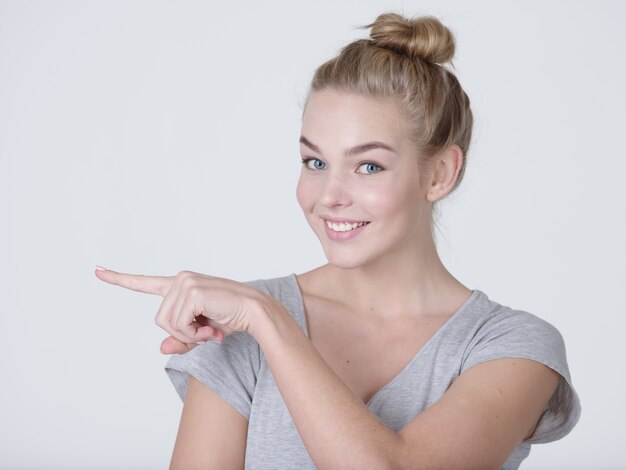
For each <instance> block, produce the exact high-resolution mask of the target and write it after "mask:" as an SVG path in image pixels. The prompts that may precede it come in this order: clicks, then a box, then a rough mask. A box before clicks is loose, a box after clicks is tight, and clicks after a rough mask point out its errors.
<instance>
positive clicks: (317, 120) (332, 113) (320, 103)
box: [302, 90, 406, 146]
mask: <svg viewBox="0 0 626 470" xmlns="http://www.w3.org/2000/svg"><path fill="white" fill-rule="evenodd" d="M405 125H406V122H405V119H404V117H403V114H402V113H401V110H400V107H399V106H398V104H396V103H395V102H394V101H393V100H392V99H390V98H375V97H371V96H365V95H360V94H356V93H348V92H341V91H334V90H322V91H317V92H314V93H312V94H311V96H310V97H309V100H308V103H307V106H306V109H305V111H304V114H303V116H302V133H303V134H304V135H306V136H307V137H309V138H310V139H311V140H312V141H314V142H315V141H316V140H317V141H328V140H333V141H340V142H342V143H344V144H346V145H356V144H359V143H361V142H362V141H365V140H381V141H384V142H386V143H388V144H390V145H392V146H393V145H394V144H395V145H396V146H401V144H402V142H403V141H404V139H406V134H405Z"/></svg>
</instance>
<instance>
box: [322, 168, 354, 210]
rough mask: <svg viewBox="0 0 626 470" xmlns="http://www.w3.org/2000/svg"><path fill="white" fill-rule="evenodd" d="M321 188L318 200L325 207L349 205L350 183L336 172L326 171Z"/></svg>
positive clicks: (350, 199)
mask: <svg viewBox="0 0 626 470" xmlns="http://www.w3.org/2000/svg"><path fill="white" fill-rule="evenodd" d="M326 175H327V176H326V178H325V181H324V185H323V187H322V189H321V193H320V198H319V202H320V204H322V205H324V206H325V207H340V206H349V205H350V204H352V196H351V191H350V183H349V181H348V178H344V177H343V176H342V175H341V174H339V173H338V172H331V171H328V173H327V174H326Z"/></svg>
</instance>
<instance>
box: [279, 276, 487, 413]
mask: <svg viewBox="0 0 626 470" xmlns="http://www.w3.org/2000/svg"><path fill="white" fill-rule="evenodd" d="M289 278H290V280H291V283H292V287H293V290H294V291H295V293H296V297H297V298H298V307H299V310H298V315H299V318H300V319H301V320H302V321H301V326H302V329H303V331H304V334H305V335H306V337H307V338H308V337H309V330H308V326H307V318H306V311H305V308H304V295H303V294H302V290H301V289H300V284H298V279H297V277H296V273H292V274H290V275H289ZM481 294H482V291H480V290H479V289H474V290H472V295H470V296H469V298H468V299H467V300H466V301H465V302H464V303H463V305H461V307H459V309H458V310H457V311H456V312H454V313H453V314H452V316H450V318H448V319H447V320H446V322H445V323H444V324H443V325H441V326H440V327H439V329H438V330H437V331H436V332H435V333H434V334H433V335H432V336H431V337H430V338H429V339H428V341H426V342H425V343H424V344H423V345H422V347H421V348H420V349H419V351H417V353H415V355H414V356H413V357H412V358H411V359H410V360H409V361H408V362H407V363H406V364H405V365H404V367H403V368H402V369H401V370H400V372H398V373H397V374H396V375H394V376H393V378H392V379H391V380H389V382H387V383H386V384H385V385H383V386H382V387H381V388H380V389H379V390H378V391H377V392H376V393H375V394H374V395H373V396H372V397H371V398H370V399H369V401H368V402H367V404H366V406H367V407H368V408H369V407H370V406H371V405H372V403H373V402H374V400H376V398H377V397H378V396H380V395H381V394H382V393H384V391H385V390H386V389H387V388H389V387H390V386H391V385H392V384H393V383H395V382H397V381H398V380H400V378H401V377H402V376H403V375H404V374H405V373H406V371H407V370H408V369H410V368H411V367H412V366H413V364H414V363H415V362H416V361H417V360H418V359H419V357H420V356H421V355H422V354H423V352H424V351H425V350H427V349H428V348H429V347H430V345H431V344H432V343H433V342H434V341H435V339H436V338H438V337H439V336H441V335H442V334H443V333H445V331H446V330H448V329H449V328H450V325H451V324H452V323H454V322H455V321H456V319H457V318H458V317H460V316H461V315H462V313H463V312H464V311H465V310H467V309H468V308H469V306H470V305H472V304H473V303H474V302H475V300H476V299H477V298H478V297H479V296H480V295H481Z"/></svg>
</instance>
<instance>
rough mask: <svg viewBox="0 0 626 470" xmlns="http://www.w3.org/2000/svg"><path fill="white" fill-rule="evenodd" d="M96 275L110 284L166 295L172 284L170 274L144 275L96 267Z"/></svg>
mask: <svg viewBox="0 0 626 470" xmlns="http://www.w3.org/2000/svg"><path fill="white" fill-rule="evenodd" d="M96 277H97V278H98V279H101V280H103V281H105V282H108V283H109V284H114V285H116V286H120V287H125V288H126V289H131V290H134V291H137V292H144V293H146V294H156V295H160V296H162V297H165V296H166V295H167V293H168V292H169V290H170V286H171V285H172V279H173V278H172V277H170V276H144V275H143V274H127V273H118V272H117V271H111V270H110V269H108V270H106V271H104V270H100V269H96Z"/></svg>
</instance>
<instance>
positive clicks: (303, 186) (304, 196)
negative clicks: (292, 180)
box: [296, 176, 313, 210]
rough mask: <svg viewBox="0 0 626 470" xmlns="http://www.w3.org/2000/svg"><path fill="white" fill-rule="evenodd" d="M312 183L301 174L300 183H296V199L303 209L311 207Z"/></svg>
mask: <svg viewBox="0 0 626 470" xmlns="http://www.w3.org/2000/svg"><path fill="white" fill-rule="evenodd" d="M310 186H311V185H310V184H309V183H307V181H306V179H305V178H303V177H302V176H300V178H299V179H298V184H297V185H296V199H297V200H298V204H300V208H301V209H302V210H306V209H309V208H310V206H311V199H312V193H313V191H312V190H311V187H310Z"/></svg>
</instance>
